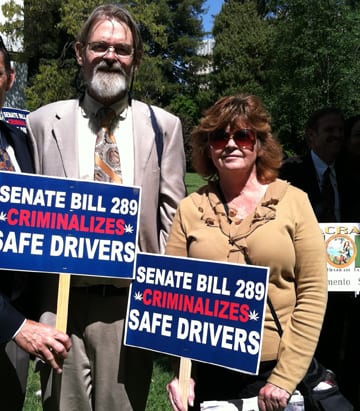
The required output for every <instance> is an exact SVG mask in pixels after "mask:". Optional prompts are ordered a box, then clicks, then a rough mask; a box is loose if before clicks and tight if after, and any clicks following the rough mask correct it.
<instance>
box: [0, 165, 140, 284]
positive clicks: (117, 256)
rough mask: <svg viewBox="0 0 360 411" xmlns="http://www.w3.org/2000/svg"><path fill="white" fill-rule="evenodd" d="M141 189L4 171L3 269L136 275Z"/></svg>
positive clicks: (0, 209) (0, 192)
mask: <svg viewBox="0 0 360 411" xmlns="http://www.w3.org/2000/svg"><path fill="white" fill-rule="evenodd" d="M140 196H141V189H140V188H139V187H127V186H124V185H117V184H111V183H98V182H94V181H84V180H73V179H62V178H57V177H45V176H40V175H33V174H25V173H14V172H6V171H0V266H1V269H13V270H19V271H24V270H25V271H28V270H31V271H35V272H36V271H40V272H49V273H68V274H80V275H91V276H101V277H114V278H128V279H131V278H133V277H134V267H135V264H136V248H137V236H138V221H139V213H140Z"/></svg>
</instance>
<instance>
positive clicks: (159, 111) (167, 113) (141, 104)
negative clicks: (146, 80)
mask: <svg viewBox="0 0 360 411" xmlns="http://www.w3.org/2000/svg"><path fill="white" fill-rule="evenodd" d="M131 105H132V108H133V110H134V109H135V110H137V109H140V108H141V109H142V110H144V111H147V112H148V111H149V109H148V106H149V105H148V104H147V103H144V102H143V101H140V100H136V99H132V102H131ZM150 106H151V108H152V109H153V110H154V113H155V115H156V116H158V115H159V114H161V115H164V116H168V117H173V118H174V119H178V116H176V115H175V114H173V113H171V112H170V111H168V110H165V109H164V108H162V107H159V106H156V105H153V104H150ZM160 118H161V116H160Z"/></svg>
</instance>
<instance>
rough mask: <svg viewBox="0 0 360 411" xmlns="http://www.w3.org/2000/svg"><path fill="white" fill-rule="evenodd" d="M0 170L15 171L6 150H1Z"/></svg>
mask: <svg viewBox="0 0 360 411" xmlns="http://www.w3.org/2000/svg"><path fill="white" fill-rule="evenodd" d="M0 170H7V171H15V167H14V165H13V163H12V162H11V159H10V156H9V154H8V152H7V151H6V150H5V148H0Z"/></svg>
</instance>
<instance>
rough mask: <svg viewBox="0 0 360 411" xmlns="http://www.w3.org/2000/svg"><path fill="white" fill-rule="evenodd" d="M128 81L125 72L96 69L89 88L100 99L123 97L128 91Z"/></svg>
mask: <svg viewBox="0 0 360 411" xmlns="http://www.w3.org/2000/svg"><path fill="white" fill-rule="evenodd" d="M127 87H128V82H127V78H126V77H125V75H124V74H121V73H119V71H102V70H95V72H94V76H93V78H92V80H91V82H90V84H89V90H91V94H92V95H94V96H98V98H99V100H102V99H105V100H108V99H111V100H113V99H115V98H117V97H121V96H123V95H124V94H125V92H126V91H127Z"/></svg>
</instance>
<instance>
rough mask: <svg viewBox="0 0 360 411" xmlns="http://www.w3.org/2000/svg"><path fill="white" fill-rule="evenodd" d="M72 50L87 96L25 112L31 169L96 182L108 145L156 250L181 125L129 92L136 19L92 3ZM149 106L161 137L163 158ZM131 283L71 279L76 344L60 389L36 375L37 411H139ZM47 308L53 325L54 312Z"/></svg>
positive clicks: (180, 187) (145, 379) (175, 188)
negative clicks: (39, 384)
mask: <svg viewBox="0 0 360 411" xmlns="http://www.w3.org/2000/svg"><path fill="white" fill-rule="evenodd" d="M75 52H76V57H77V62H78V64H79V65H80V67H81V72H82V74H83V77H84V84H85V91H84V93H83V94H82V95H81V96H80V98H79V99H73V100H65V101H57V102H54V103H51V104H48V105H45V106H43V107H40V108H39V109H37V110H35V111H34V112H32V113H30V114H29V115H28V116H27V129H28V133H29V137H30V138H31V141H32V143H33V146H34V153H35V155H34V158H35V168H36V172H37V173H40V174H44V175H48V176H58V177H62V178H66V177H68V178H76V179H83V180H95V179H97V177H98V175H99V174H100V176H101V177H103V178H107V177H106V175H105V174H106V173H104V172H103V170H100V169H99V167H98V159H99V157H98V151H96V152H95V149H97V148H99V146H101V145H105V143H106V144H108V141H107V140H109V141H110V140H111V141H113V143H112V144H113V147H114V146H115V144H116V145H117V147H118V153H119V155H118V154H117V155H116V157H119V158H120V162H121V167H116V170H117V172H118V170H119V169H120V168H121V181H122V183H123V184H126V185H130V186H132V185H136V186H139V187H141V205H140V210H139V211H140V219H139V233H138V249H139V251H142V252H150V253H163V252H164V251H165V244H166V241H167V238H168V234H169V231H170V227H171V224H172V220H173V217H174V215H175V212H176V208H177V205H178V203H179V202H180V200H181V199H182V198H183V197H184V195H185V184H184V175H185V154H184V144H183V135H182V125H181V121H180V119H179V118H178V117H177V116H175V115H173V114H171V113H169V112H168V111H165V110H164V109H162V108H160V107H156V106H151V110H152V111H151V110H150V107H149V106H148V105H147V104H145V103H144V102H142V101H139V100H137V99H134V98H132V96H131V84H132V80H133V76H134V72H135V71H136V70H137V68H138V66H139V64H140V60H141V57H142V54H143V45H142V39H141V36H140V31H139V28H138V25H137V23H136V22H135V21H134V19H133V17H132V16H131V15H130V14H129V12H128V11H127V10H126V9H125V8H123V7H121V6H119V5H118V4H104V5H101V6H98V7H96V8H95V9H94V10H93V12H92V13H91V15H90V16H89V18H88V19H87V21H86V22H85V23H84V25H83V26H82V27H81V29H80V32H79V35H78V37H77V40H76V42H75ZM104 111H108V112H113V114H114V116H113V117H112V120H111V122H110V124H107V126H106V127H104V129H103V130H101V127H102V122H101V120H100V119H99V114H100V113H103V112H104ZM152 112H153V113H154V115H155V117H156V121H157V123H158V127H159V128H160V130H161V135H162V141H163V151H162V156H161V158H159V152H158V150H157V147H158V146H157V144H156V141H157V139H156V135H157V133H156V129H155V127H154V126H153V123H152V115H151V113H152ZM105 129H106V132H104V130H105ZM98 130H99V131H100V132H98ZM104 135H106V138H104V139H103V136H104ZM110 136H111V139H110ZM106 157H107V156H103V157H102V160H103V159H104V158H106ZM160 160H161V161H160ZM102 162H103V161H102ZM107 169H109V167H108V168H107ZM113 171H114V170H113ZM113 174H114V173H112V177H114V176H113ZM116 175H117V180H120V175H119V174H118V173H116ZM106 181H109V182H112V183H113V184H114V180H106ZM117 184H119V183H118V182H117ZM119 269H121V268H120V267H119ZM129 283H130V282H129V281H128V280H126V279H122V278H120V279H114V278H106V273H104V276H101V277H96V276H95V277H91V276H79V275H72V276H71V284H70V296H69V314H68V328H67V331H68V333H69V334H70V335H71V338H72V342H73V345H72V349H71V351H70V353H69V356H68V357H67V358H66V360H65V361H64V373H63V374H62V376H61V390H60V391H56V390H53V389H52V387H53V386H54V385H53V386H52V387H51V382H52V378H47V377H48V375H47V374H48V371H50V370H49V369H48V367H42V370H41V371H40V373H41V375H42V381H43V407H44V410H58V409H59V408H60V410H64V411H68V410H75V409H76V410H77V409H81V410H85V409H86V410H89V411H90V410H95V411H102V410H106V411H118V410H133V411H144V409H145V408H146V401H147V395H148V391H149V387H150V382H151V375H152V365H153V357H152V353H151V352H150V351H147V350H144V349H137V348H135V347H128V346H125V345H124V343H123V341H122V338H123V334H124V324H125V317H126V307H127V299H128V289H129ZM54 301H55V299H54ZM47 314H48V315H47V317H48V321H51V313H47ZM57 396H58V397H57ZM59 404H60V405H59Z"/></svg>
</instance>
